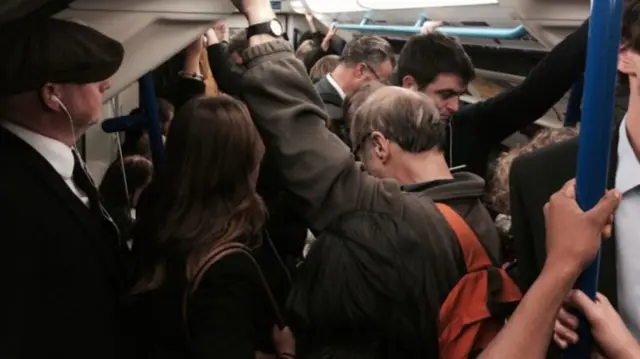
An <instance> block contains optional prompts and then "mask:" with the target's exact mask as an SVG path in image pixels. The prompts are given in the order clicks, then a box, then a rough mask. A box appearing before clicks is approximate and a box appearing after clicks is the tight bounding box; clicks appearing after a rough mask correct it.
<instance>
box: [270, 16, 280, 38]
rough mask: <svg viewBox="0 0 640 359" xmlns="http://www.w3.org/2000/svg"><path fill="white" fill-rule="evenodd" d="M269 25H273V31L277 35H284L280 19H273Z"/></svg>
mask: <svg viewBox="0 0 640 359" xmlns="http://www.w3.org/2000/svg"><path fill="white" fill-rule="evenodd" d="M269 27H271V32H272V33H273V34H274V35H275V36H282V33H283V30H282V24H281V23H280V21H278V20H271V23H270V24H269Z"/></svg>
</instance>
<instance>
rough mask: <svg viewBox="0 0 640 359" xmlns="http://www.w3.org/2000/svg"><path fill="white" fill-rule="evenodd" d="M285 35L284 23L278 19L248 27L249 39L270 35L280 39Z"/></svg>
mask: <svg viewBox="0 0 640 359" xmlns="http://www.w3.org/2000/svg"><path fill="white" fill-rule="evenodd" d="M283 33H284V29H283V27H282V23H280V21H278V20H277V19H272V20H269V21H267V22H261V23H259V24H254V25H250V26H249V27H247V39H248V38H250V37H251V36H253V35H263V34H268V35H271V36H274V37H280V36H282V34H283Z"/></svg>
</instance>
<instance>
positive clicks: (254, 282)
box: [133, 95, 288, 359]
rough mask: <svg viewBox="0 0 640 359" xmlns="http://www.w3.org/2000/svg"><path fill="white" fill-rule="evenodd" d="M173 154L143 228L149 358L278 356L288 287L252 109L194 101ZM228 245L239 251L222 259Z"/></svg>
mask: <svg viewBox="0 0 640 359" xmlns="http://www.w3.org/2000/svg"><path fill="white" fill-rule="evenodd" d="M165 151H166V152H165V161H164V164H163V165H162V166H160V167H159V168H158V172H157V173H156V174H155V176H154V178H153V180H152V182H151V184H150V185H149V187H148V189H147V191H146V192H145V194H144V196H143V198H142V200H141V203H140V205H139V208H138V213H137V214H138V218H137V223H136V225H135V227H134V230H133V237H134V246H133V255H134V260H135V263H136V267H137V270H136V272H137V279H138V280H137V282H136V284H135V286H134V288H133V294H134V299H135V307H136V310H135V312H136V316H137V323H138V324H139V326H138V327H137V334H138V337H139V346H138V348H139V354H140V357H145V358H146V357H149V358H186V357H189V358H229V359H236V358H237V359H253V358H255V352H263V353H273V352H274V348H273V346H272V345H271V340H270V338H271V330H272V327H273V326H274V324H276V323H277V322H278V321H277V320H276V317H277V316H276V314H277V307H278V306H277V305H276V304H274V302H280V303H281V302H282V301H283V300H284V298H285V297H286V294H287V293H286V291H287V290H288V281H287V280H286V276H287V273H286V270H285V268H284V266H282V265H281V263H280V262H279V260H278V258H277V254H275V251H274V250H273V246H271V245H270V244H269V243H268V237H266V236H264V235H263V225H264V222H265V219H266V210H265V206H264V204H263V202H262V199H261V198H260V196H259V195H258V194H257V192H256V189H255V186H256V180H257V176H258V171H259V167H260V161H261V159H262V156H263V152H264V146H263V144H262V141H261V139H260V136H259V135H258V132H257V130H256V128H255V127H254V125H253V123H252V121H251V118H250V115H249V112H248V110H247V108H246V107H245V105H244V104H242V103H241V102H239V101H237V100H235V99H233V98H231V97H229V96H226V95H222V96H219V97H200V98H196V99H193V100H191V101H190V102H188V103H187V104H185V105H184V106H183V107H182V108H181V109H180V110H179V111H178V113H177V115H176V117H175V119H174V120H173V123H172V125H171V131H170V132H169V135H168V137H167V141H166V149H165ZM262 244H264V245H262ZM238 247H241V248H244V249H246V250H248V251H242V250H238ZM224 248H227V249H229V248H231V249H233V250H231V251H226V252H224V253H226V255H218V254H219V253H220V251H221V250H223V249H224ZM283 278H285V279H283ZM285 283H286V284H285ZM273 293H276V295H275V296H274V295H271V294H273ZM274 297H275V300H274ZM278 299H279V300H278Z"/></svg>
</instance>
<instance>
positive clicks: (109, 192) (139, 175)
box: [100, 155, 153, 208]
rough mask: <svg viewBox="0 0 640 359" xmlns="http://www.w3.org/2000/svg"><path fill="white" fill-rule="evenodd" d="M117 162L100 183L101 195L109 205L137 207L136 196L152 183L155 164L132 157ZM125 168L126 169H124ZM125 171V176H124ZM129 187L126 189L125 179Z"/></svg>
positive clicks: (141, 158) (144, 159)
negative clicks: (137, 192) (138, 191)
mask: <svg viewBox="0 0 640 359" xmlns="http://www.w3.org/2000/svg"><path fill="white" fill-rule="evenodd" d="M122 162H124V163H121V162H120V160H115V161H114V162H113V163H112V164H111V166H109V168H108V169H107V172H105V174H104V177H102V182H101V183H100V195H102V197H103V198H104V199H105V201H106V202H107V203H109V204H110V205H112V206H114V207H118V208H128V207H132V208H133V207H135V203H134V198H133V197H134V194H135V193H136V191H137V190H139V189H143V188H144V187H146V186H147V185H148V184H149V181H151V176H152V174H153V164H152V163H151V161H150V160H149V159H148V158H145V157H143V156H140V155H131V156H126V157H124V158H123V160H122ZM123 167H124V168H123ZM123 169H124V174H123V172H122V171H123ZM125 175H126V180H127V186H126V189H125V184H124V178H125Z"/></svg>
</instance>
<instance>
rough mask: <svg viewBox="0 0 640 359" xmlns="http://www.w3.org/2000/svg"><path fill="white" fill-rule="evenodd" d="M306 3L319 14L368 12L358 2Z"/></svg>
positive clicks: (317, 0)
mask: <svg viewBox="0 0 640 359" xmlns="http://www.w3.org/2000/svg"><path fill="white" fill-rule="evenodd" d="M305 2H306V3H307V6H308V7H309V9H310V10H311V11H313V12H318V13H340V12H357V11H366V9H364V8H363V7H362V6H360V5H358V1H357V0H306V1H305Z"/></svg>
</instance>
